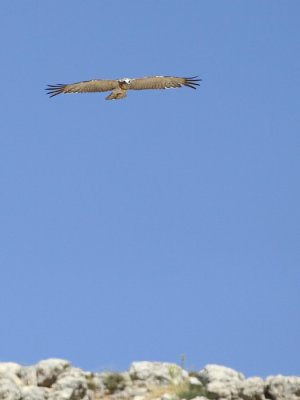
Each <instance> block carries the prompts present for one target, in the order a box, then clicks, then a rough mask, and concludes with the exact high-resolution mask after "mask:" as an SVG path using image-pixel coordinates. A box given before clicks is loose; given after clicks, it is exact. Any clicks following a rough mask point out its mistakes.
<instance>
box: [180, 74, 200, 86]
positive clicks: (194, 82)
mask: <svg viewBox="0 0 300 400" xmlns="http://www.w3.org/2000/svg"><path fill="white" fill-rule="evenodd" d="M184 79H185V82H184V86H188V87H190V88H192V89H197V86H200V83H198V82H201V81H202V79H200V78H199V77H198V76H191V77H189V78H184Z"/></svg>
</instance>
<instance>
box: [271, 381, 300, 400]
mask: <svg viewBox="0 0 300 400" xmlns="http://www.w3.org/2000/svg"><path fill="white" fill-rule="evenodd" d="M265 385H266V387H265V395H266V397H267V398H268V399H272V400H273V399H274V400H299V399H300V377H297V376H287V377H285V376H282V375H277V376H270V377H268V378H267V380H266V383H265Z"/></svg>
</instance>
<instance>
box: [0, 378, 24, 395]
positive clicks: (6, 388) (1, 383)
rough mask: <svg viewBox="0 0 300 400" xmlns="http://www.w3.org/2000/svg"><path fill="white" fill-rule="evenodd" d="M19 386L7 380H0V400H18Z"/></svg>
mask: <svg viewBox="0 0 300 400" xmlns="http://www.w3.org/2000/svg"><path fill="white" fill-rule="evenodd" d="M20 399H21V390H20V389H19V386H18V385H17V384H16V383H15V382H14V381H13V380H12V379H9V378H0V400H20Z"/></svg>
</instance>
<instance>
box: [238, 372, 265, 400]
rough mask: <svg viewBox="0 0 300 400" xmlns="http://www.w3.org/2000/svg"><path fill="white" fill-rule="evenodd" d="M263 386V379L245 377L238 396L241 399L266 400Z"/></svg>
mask: <svg viewBox="0 0 300 400" xmlns="http://www.w3.org/2000/svg"><path fill="white" fill-rule="evenodd" d="M264 388H265V384H264V381H263V379H261V378H258V377H253V378H249V379H246V380H245V381H244V382H243V384H242V386H241V392H240V397H241V398H242V399H243V400H253V399H255V400H266V398H265V394H264Z"/></svg>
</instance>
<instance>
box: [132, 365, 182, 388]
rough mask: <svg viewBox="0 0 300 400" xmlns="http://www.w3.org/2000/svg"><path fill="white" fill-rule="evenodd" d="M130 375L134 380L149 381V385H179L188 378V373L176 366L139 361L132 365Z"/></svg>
mask: <svg viewBox="0 0 300 400" xmlns="http://www.w3.org/2000/svg"><path fill="white" fill-rule="evenodd" d="M129 374H130V376H131V379H132V380H141V381H147V383H149V384H156V385H168V384H170V383H174V384H179V383H181V382H183V381H184V380H185V379H187V378H188V373H187V371H185V370H183V369H182V368H180V367H179V366H178V365H176V364H170V363H160V362H150V361H139V362H134V363H132V364H131V366H130V368H129Z"/></svg>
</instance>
